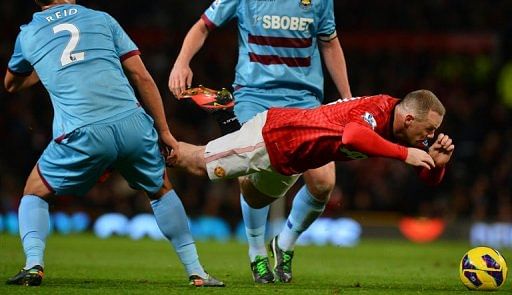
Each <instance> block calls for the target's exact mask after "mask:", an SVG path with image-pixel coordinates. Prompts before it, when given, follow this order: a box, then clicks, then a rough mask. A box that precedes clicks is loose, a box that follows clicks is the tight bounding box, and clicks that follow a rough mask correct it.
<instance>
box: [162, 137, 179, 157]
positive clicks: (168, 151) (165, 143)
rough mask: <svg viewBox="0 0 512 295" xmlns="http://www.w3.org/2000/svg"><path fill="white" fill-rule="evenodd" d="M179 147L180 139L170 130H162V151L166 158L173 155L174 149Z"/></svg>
mask: <svg viewBox="0 0 512 295" xmlns="http://www.w3.org/2000/svg"><path fill="white" fill-rule="evenodd" d="M177 148H178V141H177V140H176V138H174V136H172V134H171V132H169V130H167V131H165V132H160V151H161V153H162V155H163V156H164V158H165V159H167V158H169V157H171V155H172V153H173V151H174V150H175V149H177Z"/></svg>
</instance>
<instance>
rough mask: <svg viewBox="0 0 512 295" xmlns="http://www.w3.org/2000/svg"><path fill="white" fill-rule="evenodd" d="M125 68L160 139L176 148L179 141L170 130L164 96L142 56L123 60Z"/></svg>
mask: <svg viewBox="0 0 512 295" xmlns="http://www.w3.org/2000/svg"><path fill="white" fill-rule="evenodd" d="M123 69H124V70H125V72H126V74H127V76H128V78H129V79H130V81H131V82H132V83H133V85H134V86H135V87H136V88H137V90H138V92H139V94H140V96H141V99H142V102H143V103H144V107H145V108H146V110H147V111H148V112H149V113H150V114H151V117H153V119H154V120H155V128H156V130H157V131H158V134H159V135H160V140H161V141H162V142H163V143H164V144H165V145H166V146H168V147H170V148H174V147H175V146H176V145H177V141H176V139H175V138H174V136H172V134H171V132H170V131H169V126H168V125H167V120H166V118H165V112H164V106H163V102H162V97H161V96H160V92H159V91H158V88H157V86H156V84H155V81H154V80H153V78H152V77H151V75H150V74H149V72H148V71H147V69H146V67H145V66H144V63H143V62H142V60H141V58H140V56H138V55H134V56H131V57H129V58H127V59H125V60H124V61H123Z"/></svg>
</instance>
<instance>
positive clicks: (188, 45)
mask: <svg viewBox="0 0 512 295" xmlns="http://www.w3.org/2000/svg"><path fill="white" fill-rule="evenodd" d="M207 37H208V28H207V27H206V24H205V22H204V20H203V19H199V20H198V21H197V22H196V23H195V24H194V25H193V26H192V28H190V30H189V31H188V33H187V35H186V36H185V40H183V45H182V46H181V50H180V53H179V55H178V57H177V58H176V61H175V62H174V66H173V67H172V70H171V74H170V75H169V84H168V86H169V90H171V92H172V93H173V94H174V96H176V97H178V96H180V94H181V93H182V92H183V91H185V89H187V88H188V87H191V86H192V76H193V73H192V70H191V69H190V61H191V60H192V58H193V57H194V56H195V55H196V53H197V52H198V51H199V50H200V49H201V47H203V44H204V41H205V40H206V38H207Z"/></svg>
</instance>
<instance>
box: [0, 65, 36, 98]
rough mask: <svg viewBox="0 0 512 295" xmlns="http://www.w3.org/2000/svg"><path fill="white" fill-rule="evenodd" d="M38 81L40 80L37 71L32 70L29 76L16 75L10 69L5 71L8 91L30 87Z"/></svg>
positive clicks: (5, 84)
mask: <svg viewBox="0 0 512 295" xmlns="http://www.w3.org/2000/svg"><path fill="white" fill-rule="evenodd" d="M37 82H39V76H38V75H37V73H36V71H32V73H30V75H27V76H20V75H14V74H13V73H11V72H9V71H8V70H7V71H6V73H5V79H4V86H5V89H6V90H7V92H10V93H13V92H17V91H20V90H23V89H26V88H29V87H31V86H32V85H34V84H36V83H37Z"/></svg>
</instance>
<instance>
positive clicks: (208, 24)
mask: <svg viewBox="0 0 512 295" xmlns="http://www.w3.org/2000/svg"><path fill="white" fill-rule="evenodd" d="M201 19H202V20H203V21H204V24H205V25H206V28H207V29H208V31H213V30H215V29H216V28H217V25H215V24H214V23H213V22H212V21H211V20H210V19H209V18H208V16H206V14H204V13H203V14H202V15H201Z"/></svg>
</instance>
